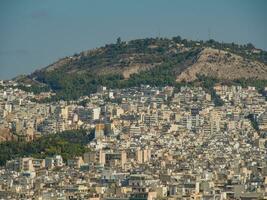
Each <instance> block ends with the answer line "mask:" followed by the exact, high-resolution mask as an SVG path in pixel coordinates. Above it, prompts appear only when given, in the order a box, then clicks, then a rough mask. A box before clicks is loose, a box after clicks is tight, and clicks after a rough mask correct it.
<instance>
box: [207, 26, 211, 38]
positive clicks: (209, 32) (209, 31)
mask: <svg viewBox="0 0 267 200" xmlns="http://www.w3.org/2000/svg"><path fill="white" fill-rule="evenodd" d="M208 34H209V40H211V30H210V28H209V29H208Z"/></svg>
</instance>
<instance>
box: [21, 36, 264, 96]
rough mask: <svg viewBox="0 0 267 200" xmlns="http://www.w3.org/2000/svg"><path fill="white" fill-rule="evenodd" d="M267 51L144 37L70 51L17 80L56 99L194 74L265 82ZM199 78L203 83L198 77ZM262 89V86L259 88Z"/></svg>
mask: <svg viewBox="0 0 267 200" xmlns="http://www.w3.org/2000/svg"><path fill="white" fill-rule="evenodd" d="M266 63H267V52H266V51H263V50H259V49H256V48H255V47H254V46H253V45H251V44H248V45H236V44H234V43H218V42H215V41H214V40H209V41H206V42H203V41H191V40H186V39H182V38H181V37H179V36H177V37H174V38H172V39H166V38H147V39H138V40H131V41H129V42H122V41H121V40H120V39H119V38H118V40H117V42H116V43H115V44H109V45H105V46H103V47H100V48H96V49H93V50H88V51H83V52H81V53H75V54H74V55H72V56H68V57H65V58H62V59H60V60H58V61H56V62H55V63H53V64H51V65H49V66H47V67H45V68H43V69H40V70H37V71H35V72H33V73H32V74H30V75H28V76H24V77H20V78H18V80H19V81H20V82H24V83H30V84H32V85H34V91H38V92H40V91H42V90H44V89H45V90H46V91H47V88H50V89H51V90H53V91H54V92H56V93H57V99H75V98H78V97H80V96H83V95H88V94H90V93H92V92H95V91H96V89H97V86H99V85H108V86H109V87H111V88H123V87H132V86H139V85H140V84H150V85H155V86H164V85H173V86H175V85H177V83H181V82H182V83H183V82H198V77H199V75H202V76H205V77H210V78H213V79H216V80H222V81H223V80H239V79H242V80H244V79H246V80H247V79H249V80H266V79H267V69H266ZM202 80H203V79H202ZM261 85H262V84H261Z"/></svg>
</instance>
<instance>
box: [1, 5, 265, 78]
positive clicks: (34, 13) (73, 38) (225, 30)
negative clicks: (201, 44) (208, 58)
mask: <svg viewBox="0 0 267 200" xmlns="http://www.w3.org/2000/svg"><path fill="white" fill-rule="evenodd" d="M266 11H267V1H265V0H23V1H22V0H0V79H10V78H14V77H15V76H17V75H20V74H29V73H31V72H33V71H34V70H36V69H40V68H42V67H45V66H47V65H49V64H51V63H53V62H55V61H56V60H58V59H59V58H62V57H65V56H71V55H73V54H74V53H79V52H81V51H83V50H88V49H92V48H96V47H100V46H103V45H105V44H108V43H115V42H116V39H117V38H118V37H121V38H122V40H123V41H128V40H131V39H138V38H146V37H158V36H159V37H168V38H171V37H173V36H177V35H180V36H182V37H183V38H186V39H192V40H207V39H209V38H212V39H215V40H217V41H223V42H235V43H238V44H246V43H249V42H250V43H252V44H254V45H255V46H256V47H258V48H261V49H264V50H267V22H266V20H267V12H266Z"/></svg>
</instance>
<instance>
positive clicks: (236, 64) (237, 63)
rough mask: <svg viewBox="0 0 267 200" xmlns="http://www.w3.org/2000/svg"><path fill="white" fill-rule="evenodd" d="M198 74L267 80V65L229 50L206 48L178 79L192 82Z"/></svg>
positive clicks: (228, 78) (220, 77)
mask: <svg viewBox="0 0 267 200" xmlns="http://www.w3.org/2000/svg"><path fill="white" fill-rule="evenodd" d="M197 75H204V76H207V77H213V78H217V79H223V80H236V79H242V78H246V79H261V80H266V79H267V66H266V64H264V63H261V62H258V61H253V60H248V59H245V58H243V57H241V56H238V55H236V54H233V53H229V52H227V51H222V50H218V49H213V48H205V49H203V50H202V51H201V52H200V54H199V56H198V58H197V60H196V62H195V63H194V64H193V65H192V66H190V67H188V68H187V69H186V70H185V71H183V72H182V73H181V74H180V75H179V76H178V77H177V81H186V82H191V81H194V80H196V79H197Z"/></svg>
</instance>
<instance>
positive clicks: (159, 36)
mask: <svg viewBox="0 0 267 200" xmlns="http://www.w3.org/2000/svg"><path fill="white" fill-rule="evenodd" d="M158 38H160V27H158Z"/></svg>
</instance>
